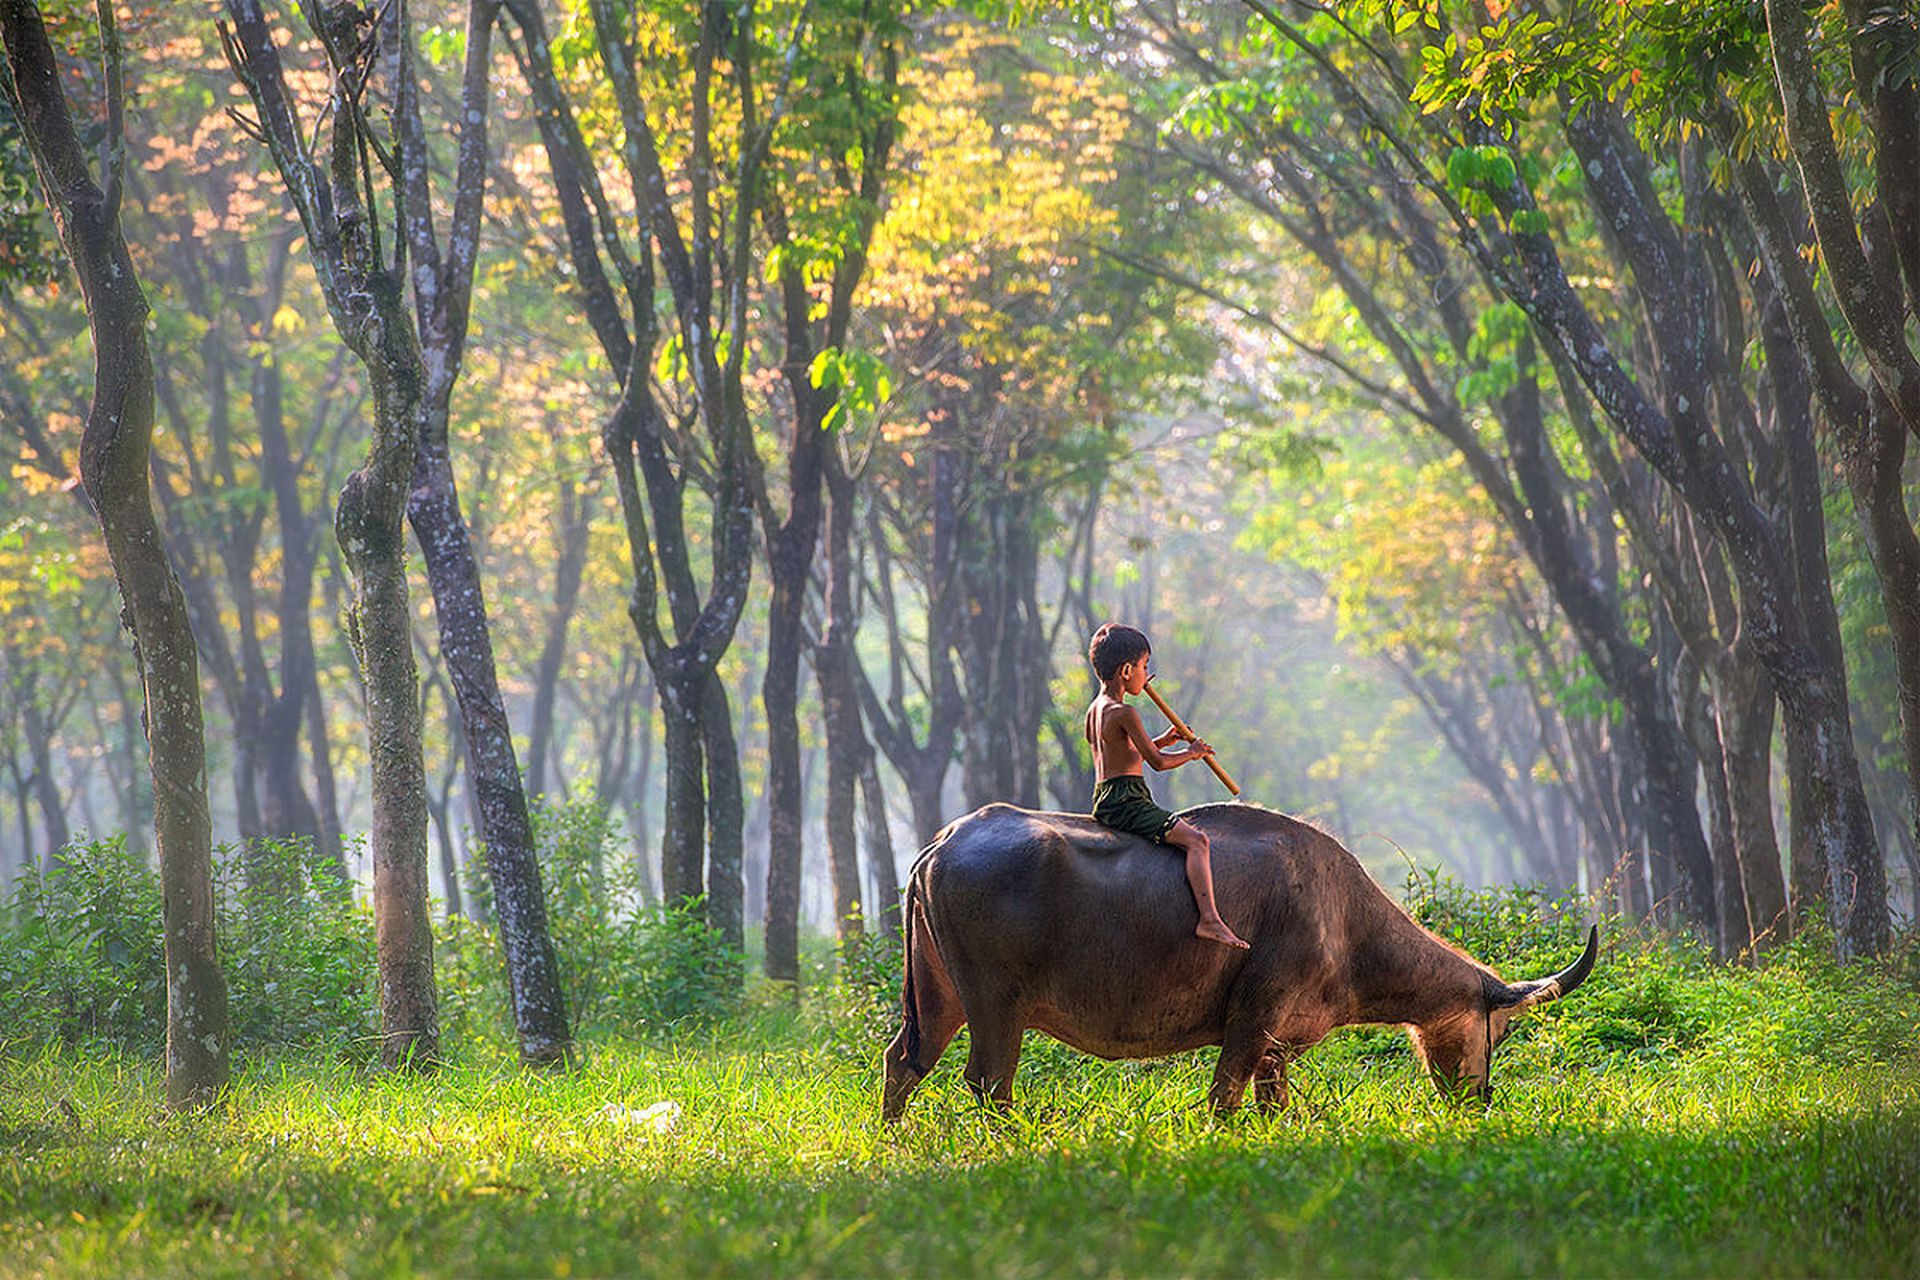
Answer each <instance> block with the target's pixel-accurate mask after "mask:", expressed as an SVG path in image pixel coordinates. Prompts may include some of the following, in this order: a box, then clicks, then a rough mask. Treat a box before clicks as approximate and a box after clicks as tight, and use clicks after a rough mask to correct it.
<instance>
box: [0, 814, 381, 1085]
mask: <svg viewBox="0 0 1920 1280" xmlns="http://www.w3.org/2000/svg"><path fill="white" fill-rule="evenodd" d="M214 887H215V893H214V906H215V933H216V938H217V945H218V947H219V954H220V963H221V966H222V968H223V969H224V970H225V973H226V979H227V1015H228V1019H229V1024H230V1026H231V1029H232V1044H233V1045H234V1047H235V1048H236V1049H237V1050H240V1051H245V1050H247V1049H254V1048H265V1047H275V1046H282V1045H293V1044H310V1043H323V1042H324V1043H339V1044H342V1045H343V1046H352V1045H353V1044H354V1043H356V1042H361V1043H364V1042H366V1040H367V1038H368V1037H369V1036H371V1035H372V1033H373V1031H374V1030H375V1023H374V1018H375V1016H376V1011H375V1009H374V1007H373V1004H374V1001H373V991H372V987H373V972H374V970H373V927H372V923H371V921H370V920H369V919H368V917H367V913H366V911H365V910H364V909H361V908H357V907H355V906H354V905H353V901H352V896H351V892H350V890H348V889H347V887H346V886H344V885H342V884H341V883H340V881H339V879H338V877H337V876H336V874H335V873H334V871H333V870H332V868H330V867H327V866H324V865H322V864H321V863H319V862H318V860H317V859H316V858H315V857H314V855H313V851H312V849H311V847H310V845H309V844H308V843H307V842H306V841H300V840H284V841H259V842H256V843H255V844H254V845H253V846H252V847H251V849H250V850H242V849H237V848H232V847H228V846H222V847H221V848H219V849H217V850H216V851H215V854H214ZM256 887H257V888H256ZM166 1025H167V997H166V960H165V944H164V941H163V938H162V936H161V894H160V878H159V875H158V874H157V873H156V872H155V871H154V870H153V869H152V868H151V867H149V866H148V865H147V864H146V863H145V861H144V860H142V859H138V858H135V857H134V856H132V855H130V854H129V853H128V852H127V850H126V844H125V841H124V840H123V839H122V838H120V837H118V836H116V837H114V838H112V839H109V840H93V841H76V842H74V843H73V844H70V845H68V846H67V847H66V849H65V850H63V851H62V853H61V860H60V870H59V871H58V872H57V873H56V874H54V875H51V876H46V875H42V874H40V873H38V872H37V871H28V872H26V873H25V874H24V875H23V876H22V877H21V879H20V881H19V883H18V884H17V885H15V887H14V890H13V893H12V895H11V896H10V897H9V899H8V901H7V903H6V905H5V907H4V909H0V1027H4V1028H5V1037H6V1038H7V1039H13V1038H14V1037H15V1036H16V1035H17V1036H19V1037H20V1038H21V1039H25V1040H39V1041H59V1042H62V1043H65V1044H69V1045H71V1044H77V1043H80V1042H82V1041H85V1040H89V1039H103V1040H107V1041H111V1042H114V1043H117V1044H121V1045H124V1046H126V1047H127V1048H128V1049H130V1050H134V1051H138V1052H142V1053H158V1052H159V1051H160V1048H161V1046H162V1044H163V1043H164V1041H165V1039H166Z"/></svg>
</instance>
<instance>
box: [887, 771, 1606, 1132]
mask: <svg viewBox="0 0 1920 1280" xmlns="http://www.w3.org/2000/svg"><path fill="white" fill-rule="evenodd" d="M1184 816H1185V817H1186V818H1187V819H1188V820H1189V821H1191V822H1192V823H1194V825H1196V826H1198V827H1199V828H1201V829H1202V830H1203V831H1205V832H1206V833H1207V836H1208V838H1209V839H1210V840H1211V841H1212V843H1213V875H1214V884H1215V885H1216V892H1217V894H1218V901H1219V903H1220V910H1221V913H1222V914H1223V915H1224V916H1225V917H1226V919H1227V921H1228V923H1229V924H1231V925H1232V926H1233V928H1234V930H1235V931H1236V932H1237V933H1239V934H1240V936H1241V937H1243V938H1246V939H1248V940H1249V941H1250V942H1251V943H1252V944H1253V945H1252V949H1251V950H1250V951H1236V950H1232V949H1229V948H1227V947H1222V946H1219V945H1217V944H1214V943H1210V942H1207V941H1204V940H1203V939H1199V938H1196V937H1194V934H1193V927H1194V922H1195V920H1196V919H1197V918H1198V916H1197V910H1196V908H1195V907H1194V903H1193V895H1192V893H1191V891H1189V889H1188V888H1187V881H1186V877H1185V875H1184V874H1183V872H1182V868H1181V861H1180V859H1179V858H1178V857H1176V856H1173V855H1172V854H1171V853H1169V851H1168V850H1167V849H1165V848H1163V847H1159V846H1155V845H1153V844H1150V843H1148V842H1147V841H1145V840H1142V839H1140V838H1139V837H1138V836H1132V835H1126V834H1124V833H1121V832H1116V831H1112V830H1110V829H1108V828H1106V827H1103V826H1101V825H1099V824H1098V823H1096V822H1094V820H1093V819H1092V818H1089V817H1084V816H1081V815H1078V814H1063V813H1036V812H1033V811H1031V810H1027V809H1019V808H1015V807H1014V806H1012V805H1005V804H990V805H987V806H986V807H985V808H982V809H979V810H976V811H975V812H973V813H971V814H968V815H967V816H966V817H964V818H961V819H959V820H958V821H956V822H954V823H953V824H951V825H950V826H948V827H947V828H946V829H945V830H944V831H942V832H941V833H940V835H939V836H938V837H937V838H936V839H935V840H934V842H933V844H931V845H930V846H928V848H927V850H926V851H925V853H923V854H922V855H921V857H920V860H919V861H918V863H916V864H915V866H914V869H913V873H912V875H911V876H910V877H909V880H908V887H907V904H906V975H905V978H904V981H903V983H902V991H901V1003H902V1005H903V1008H904V1013H905V1016H904V1019H903V1021H902V1025H901V1028H900V1033H899V1034H898V1035H897V1036H895V1037H894V1040H893V1043H892V1044H891V1045H890V1046H889V1047H888V1049H887V1053H886V1087H885V1093H884V1096H883V1100H882V1114H883V1115H884V1116H885V1117H886V1118H887V1119H889V1120H892V1119H897V1118H898V1117H899V1116H900V1114H901V1113H902V1112H903V1111H905V1109H906V1105H907V1098H908V1096H909V1095H910V1094H911V1093H912V1092H913V1088H914V1086H915V1085H917V1084H918V1083H919V1082H920V1081H921V1080H922V1079H923V1078H924V1077H925V1076H926V1074H927V1073H928V1072H929V1071H931V1070H932V1069H933V1066H934V1064H935V1063H936V1062H938V1061H939V1060H940V1054H941V1053H942V1052H943V1051H944V1050H945V1049H946V1047H947V1043H948V1042H949V1041H950V1040H952V1039H953V1036H954V1033H956V1032H957V1031H959V1030H960V1028H961V1026H962V1025H963V1024H964V1025H969V1026H971V1027H972V1029H973V1035H972V1041H973V1048H972V1051H971V1053H970V1054H969V1055H968V1057H967V1067H966V1079H967V1084H968V1085H969V1086H970V1087H971V1088H972V1089H973V1091H974V1092H975V1094H977V1095H978V1096H980V1097H981V1098H982V1099H986V1098H992V1099H993V1100H995V1101H996V1102H999V1103H1002V1104H1004V1103H1007V1102H1009V1101H1011V1099H1012V1096H1013V1073H1014V1069H1015V1067H1016V1066H1017V1065H1018V1063H1019V1059H1020V1035H1021V1032H1022V1031H1024V1030H1025V1029H1026V1028H1028V1027H1037V1028H1039V1029H1040V1030H1041V1031H1044V1032H1046V1033H1047V1034H1048V1035H1050V1036H1053V1037H1054V1038H1055V1039H1057V1040H1063V1041H1065V1042H1066V1043H1067V1044H1070V1045H1072V1046H1074V1047H1075V1048H1077V1049H1081V1050H1084V1051H1085V1052H1087V1053H1092V1054H1097V1055H1098V1056H1100V1057H1103V1058H1145V1057H1152V1056H1155V1055H1159V1054H1165V1053H1176V1052H1179V1051H1180V1050H1183V1049H1197V1048H1199V1047H1201V1046H1203V1045H1219V1046H1220V1059H1219V1062H1218V1064H1217V1065H1216V1066H1215V1067H1214V1072H1213V1088H1212V1091H1211V1092H1210V1094H1209V1100H1210V1101H1211V1103H1212V1105H1213V1107H1214V1109H1215V1110H1217V1111H1220V1112H1223V1113H1224V1112H1228V1111H1232V1110H1233V1109H1235V1108H1236V1107H1238V1106H1239V1105H1240V1101H1241V1098H1242V1096H1243V1095H1244V1094H1245V1092H1246V1088H1247V1085H1248V1084H1249V1082H1252V1083H1254V1085H1255V1100H1256V1101H1257V1102H1258V1103H1259V1104H1260V1105H1262V1106H1263V1107H1278V1106H1282V1105H1284V1104H1285V1102H1286V1068H1287V1063H1288V1062H1289V1061H1290V1060H1291V1059H1293V1058H1295V1057H1297V1056H1298V1055H1299V1054H1300V1053H1302V1052H1303V1051H1305V1050H1306V1049H1308V1048H1310V1047H1311V1046H1313V1045H1315V1044H1317V1043H1319V1042H1320V1040H1321V1039H1323V1038H1324V1037H1325V1036H1326V1034H1327V1033H1328V1032H1329V1031H1331V1030H1333V1029H1334V1028H1335V1027H1339V1026H1345V1025H1348V1024H1350V1023H1385V1024H1389V1025H1402V1026H1405V1027H1407V1028H1408V1030H1409V1032H1410V1033H1411V1035H1412V1037H1413V1043H1414V1047H1415V1049H1416V1050H1417V1051H1418V1052H1419V1054H1420V1058H1421V1060H1422V1062H1424V1063H1425V1065H1426V1068H1427V1071H1428V1072H1429V1074H1430V1075H1431V1076H1432V1077H1433V1079H1434V1081H1435V1082H1436V1083H1437V1084H1438V1085H1439V1086H1440V1087H1441V1088H1442V1090H1443V1091H1446V1092H1449V1093H1464V1094H1471V1095H1474V1096H1478V1097H1481V1098H1485V1097H1486V1096H1488V1095H1489V1093H1490V1075H1489V1067H1490V1065H1491V1061H1490V1060H1491V1057H1492V1054H1493V1047H1494V1046H1495V1045H1497V1044H1499V1043H1500V1041H1501V1040H1502V1038H1504V1037H1505V1035H1506V1033H1507V1026H1508V1022H1509V1020H1510V1019H1511V1018H1512V1017H1513V1015H1514V1014H1516V1013H1519V1012H1520V1011H1522V1010H1524V1009H1527V1008H1529V1007H1531V1006H1533V1005H1536V1004H1540V1003H1542V1002H1544V1001H1547V1000H1552V999H1555V998H1556V997H1559V996H1563V995H1565V994H1567V993H1568V992H1570V991H1572V990H1573V989H1574V988H1575V987H1577V986H1579V985H1580V983H1581V981H1582V980H1583V979H1584V978H1585V977H1586V976H1587V974H1588V973H1589V972H1590V971H1591V970H1592V968H1593V963H1594V957H1595V955H1596V953H1597V950H1598V946H1599V932H1598V930H1597V929H1596V930H1594V931H1592V932H1590V933H1589V934H1588V936H1587V945H1586V950H1585V951H1584V952H1583V953H1582V954H1581V956H1580V958H1579V959H1578V960H1576V961H1574V962H1573V964H1572V965H1570V966H1569V967H1568V968H1566V969H1564V970H1562V971H1561V972H1559V973H1557V974H1555V975H1553V976H1552V977H1550V978H1543V979H1539V980H1537V981H1533V982H1522V983H1519V984H1517V985H1509V984H1508V983H1506V982H1504V981H1502V980H1501V979H1500V977H1499V975H1497V974H1495V973H1494V972H1493V971H1492V970H1491V969H1489V968H1487V967H1486V966H1485V965H1483V964H1481V963H1479V962H1478V961H1476V960H1474V959H1473V958H1472V957H1470V956H1468V955H1466V954H1465V953H1463V952H1461V951H1460V950H1458V949H1457V948H1455V947H1453V946H1451V945H1450V944H1448V943H1446V942H1443V941H1441V940H1440V939H1439V938H1437V937H1435V936H1434V935H1433V934H1432V933H1429V932H1428V931H1427V930H1426V929H1425V928H1423V927H1421V926H1420V925H1419V924H1417V923H1416V922H1415V921H1414V920H1413V918H1412V917H1411V916H1409V915H1408V914H1407V913H1406V911H1405V910H1404V909H1403V908H1402V907H1401V906H1400V905H1399V904H1398V903H1396V902H1395V901H1394V900H1393V899H1391V898H1389V897H1388V896H1387V895H1386V894H1385V893H1383V892H1382V891H1381V889H1380V887H1379V886H1378V885H1376V884H1375V883H1374V882H1373V879H1372V877H1370V876H1369V875H1368V874H1367V873H1366V871H1365V870H1364V869H1362V867H1361V866H1360V863H1359V861H1358V860H1356V859H1355V858H1354V856H1353V855H1352V854H1351V853H1349V852H1347V850H1346V849H1345V848H1343V847H1342V846H1341V845H1340V842H1339V841H1337V840H1335V839H1333V838H1332V837H1331V836H1329V835H1327V834H1325V833H1324V832H1322V831H1319V830H1317V829H1315V828H1314V827H1311V826H1308V825H1307V824H1305V823H1303V822H1298V821H1295V820H1294V819H1292V818H1289V817H1287V816H1285V815H1284V814H1279V813H1275V812H1273V811H1271V810H1268V809H1261V808H1258V807H1255V806H1252V805H1245V804H1218V805H1206V806H1203V807H1201V808H1198V809H1190V810H1188V811H1187V812H1186V814H1185V815H1184Z"/></svg>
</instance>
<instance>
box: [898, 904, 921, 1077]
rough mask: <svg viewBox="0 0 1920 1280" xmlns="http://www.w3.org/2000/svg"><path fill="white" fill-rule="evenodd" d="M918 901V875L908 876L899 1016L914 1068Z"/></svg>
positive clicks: (916, 1052)
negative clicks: (903, 968)
mask: <svg viewBox="0 0 1920 1280" xmlns="http://www.w3.org/2000/svg"><path fill="white" fill-rule="evenodd" d="M919 869H920V868H919V867H917V866H916V867H915V868H914V870H915V871H916V872H917V871H919ZM919 903H920V877H919V876H918V875H913V876H909V877H908V879H907V909H906V911H905V913H904V916H905V919H904V920H903V923H904V925H905V926H906V964H905V967H906V975H905V977H903V978H902V979H901V982H900V1017H901V1028H902V1030H904V1031H905V1032H906V1037H907V1042H906V1050H907V1062H908V1063H909V1064H910V1065H912V1066H914V1067H916V1068H917V1067H918V1066H919V1065H920V1005H919V1002H918V1001H916V1000H915V999H914V998H913V934H914V926H915V923H916V922H915V920H914V914H913V913H914V908H915V907H917V906H919Z"/></svg>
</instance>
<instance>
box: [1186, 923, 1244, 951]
mask: <svg viewBox="0 0 1920 1280" xmlns="http://www.w3.org/2000/svg"><path fill="white" fill-rule="evenodd" d="M1193 934H1194V936H1195V937H1196V938H1205V939H1207V940H1208V941H1209V942H1218V943H1220V944H1222V945H1223V946H1228V947H1238V948H1239V949H1240V950H1242V951H1245V950H1247V949H1248V948H1247V943H1246V939H1244V938H1242V937H1241V936H1240V935H1239V934H1237V933H1235V932H1234V931H1233V930H1231V929H1229V928H1227V922H1226V921H1225V920H1221V919H1218V918H1216V919H1213V920H1202V921H1201V922H1200V925H1199V927H1198V928H1196V929H1195V930H1194V931H1193Z"/></svg>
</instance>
